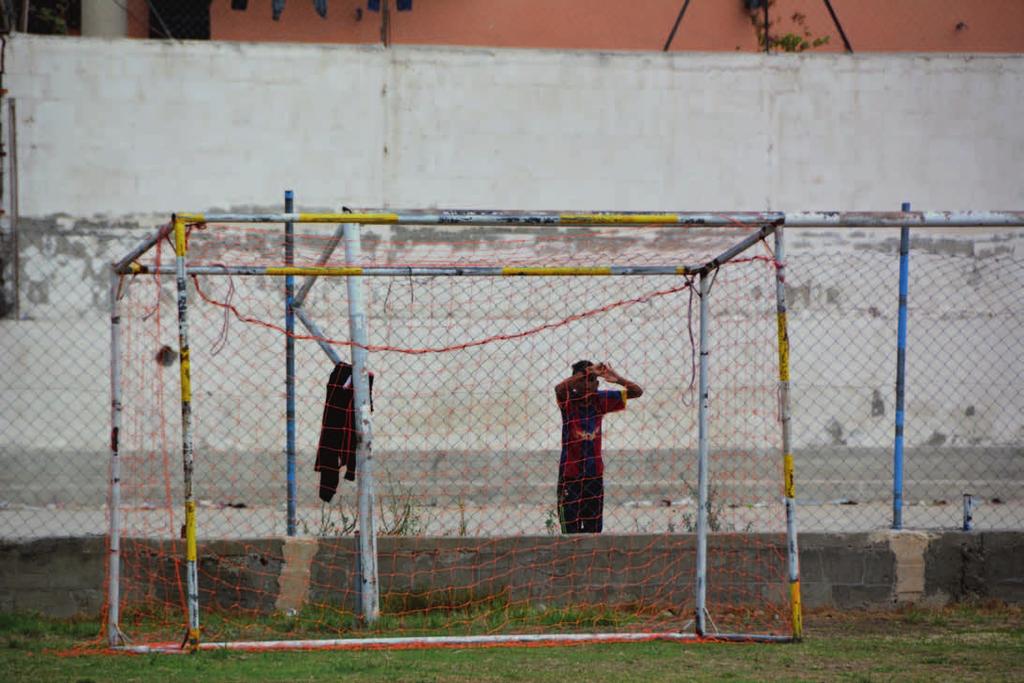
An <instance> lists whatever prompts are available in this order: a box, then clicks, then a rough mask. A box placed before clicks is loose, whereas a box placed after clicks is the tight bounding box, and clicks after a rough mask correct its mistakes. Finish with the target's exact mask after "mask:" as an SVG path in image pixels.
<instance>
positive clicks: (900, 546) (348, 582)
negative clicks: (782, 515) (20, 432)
mask: <svg viewBox="0 0 1024 683" xmlns="http://www.w3.org/2000/svg"><path fill="white" fill-rule="evenodd" d="M750 540H751V537H750V536H744V535H723V536H717V537H712V538H711V539H710V541H709V556H710V558H711V571H712V572H715V570H716V567H715V562H716V560H715V557H716V552H717V553H718V557H721V558H725V557H728V558H729V559H728V562H729V563H730V566H724V564H723V566H722V567H720V568H718V569H720V570H721V573H720V574H719V576H725V572H724V570H727V569H731V568H734V565H735V563H737V562H740V563H742V562H747V561H749V562H751V563H756V562H758V561H763V559H759V557H758V556H756V554H755V553H754V552H753V551H752V550H751V548H752V546H753V545H754V544H752V543H750ZM758 540H759V541H765V542H768V543H769V546H770V553H771V554H776V553H778V551H780V550H782V545H781V541H782V539H781V538H779V537H769V536H759V537H758ZM693 543H694V538H693V536H692V535H689V534H679V535H663V536H644V535H633V536H611V535H605V536H577V537H564V536H555V537H517V538H504V539H492V538H486V539H477V538H419V537H410V538H395V537H391V538H381V539H380V540H379V558H380V559H379V566H380V575H381V593H382V595H385V596H386V595H388V594H389V593H390V594H399V593H401V594H407V595H425V594H430V593H432V592H436V593H444V592H446V591H449V590H450V588H449V587H451V586H469V585H472V586H474V589H473V590H474V592H475V595H474V597H476V598H480V597H484V596H485V595H509V596H510V597H512V598H514V599H516V600H523V599H525V600H530V599H532V598H539V597H540V596H535V595H533V594H532V593H531V591H535V590H536V587H537V586H544V590H545V592H546V596H547V597H545V598H544V599H546V600H550V596H551V595H555V594H557V595H560V596H563V597H562V598H561V599H562V600H563V601H564V602H572V601H573V600H581V601H585V602H591V603H592V602H594V601H595V600H609V601H615V600H622V599H628V600H642V599H645V598H647V597H650V596H651V595H657V596H658V597H659V598H662V599H669V600H673V601H678V603H677V604H680V605H691V604H692V593H693V587H692V584H691V582H692V576H693V571H692V567H693V562H694V552H693ZM292 546H295V547H292ZM299 546H301V547H299ZM774 546H777V547H774ZM124 549H125V552H126V554H130V555H131V557H132V560H131V562H132V565H133V572H132V574H133V575H134V576H136V577H146V579H145V580H142V579H141V578H139V579H136V581H135V582H133V583H132V588H131V591H126V593H127V595H126V596H125V599H126V600H127V601H129V602H130V601H132V600H133V599H134V598H137V597H139V595H140V593H147V594H149V596H150V597H155V598H158V599H159V598H161V597H163V598H167V599H168V600H170V601H171V602H175V601H176V600H177V594H176V591H177V587H176V586H177V584H176V581H175V580H174V578H173V577H174V576H175V574H176V571H177V570H176V566H175V565H176V563H177V562H178V561H179V559H180V558H181V557H182V556H183V548H182V547H181V542H180V541H167V542H158V541H152V540H140V541H131V540H126V541H125V543H124ZM513 549H514V552H512V551H513ZM726 551H728V552H726ZM356 553H357V547H356V542H355V539H354V538H350V537H347V538H329V539H328V538H325V539H319V541H316V540H313V539H309V538H305V539H291V540H284V539H257V540H252V541H215V542H206V543H200V546H199V555H200V557H199V569H200V576H201V577H202V578H203V581H202V582H201V591H202V596H201V602H202V603H203V604H205V605H207V606H208V607H213V608H221V609H230V610H233V609H243V610H250V611H252V612H256V613H270V612H273V611H275V610H280V609H283V607H284V606H287V607H288V608H290V609H294V608H296V607H298V606H299V605H301V604H302V602H304V601H315V602H331V603H332V604H337V605H344V606H347V607H350V608H355V607H356V605H355V599H356V596H357V590H356V576H355V573H354V571H353V568H354V567H355V565H356V557H357V555H356ZM761 556H762V558H763V549H762V551H761ZM782 556H783V555H782V554H781V553H780V554H776V557H782ZM581 557H585V558H586V562H585V563H582V562H580V559H579V558H581ZM625 558H629V559H628V561H627V560H626V559H625ZM584 564H585V566H583V565H584ZM800 564H801V587H802V593H803V603H804V606H805V607H806V608H807V609H817V608H835V609H847V608H849V609H887V608H892V607H894V606H897V605H899V604H907V603H910V604H915V603H917V604H932V605H939V604H947V603H950V602H956V601H960V600H964V599H970V598H983V599H994V600H1002V601H1006V602H1011V603H1024V533H1021V532H997V531H993V532H980V533H962V532H937V533H925V532H914V531H904V532H875V533H858V534H804V535H802V536H801V537H800ZM140 570H141V571H140ZM105 571H106V542H105V539H103V538H99V537H91V538H56V539H44V540H35V541H27V542H23V543H5V544H2V545H0V576H2V577H3V580H2V582H0V611H4V612H14V611H33V612H39V613H41V614H45V615H50V616H58V617H67V616H72V615H87V616H97V615H99V614H100V613H101V612H102V610H103V603H104V574H105ZM664 576H675V577H678V579H677V581H678V583H673V585H666V583H665V581H664V579H663V578H659V577H664ZM724 583H725V582H719V583H718V584H716V582H715V581H714V576H713V575H712V579H711V581H710V582H709V594H708V600H709V604H713V603H714V602H715V601H716V600H721V601H725V600H729V599H731V596H730V592H732V591H737V592H740V593H743V594H747V595H749V594H750V592H749V588H750V587H749V586H742V587H739V588H737V586H735V585H733V586H729V585H723V584H724ZM554 584H558V585H557V586H554ZM554 588H557V589H558V590H557V591H556V590H554ZM760 590H761V591H764V590H765V588H764V587H762V588H761V589H760ZM767 590H769V591H771V592H773V593H774V592H775V588H774V587H769V588H768V589H767ZM778 590H779V591H780V594H781V592H784V590H785V586H783V585H780V586H778ZM167 591H172V592H175V594H174V595H171V594H170V593H167V594H166V595H164V593H166V592H167ZM386 607H387V605H385V608H386Z"/></svg>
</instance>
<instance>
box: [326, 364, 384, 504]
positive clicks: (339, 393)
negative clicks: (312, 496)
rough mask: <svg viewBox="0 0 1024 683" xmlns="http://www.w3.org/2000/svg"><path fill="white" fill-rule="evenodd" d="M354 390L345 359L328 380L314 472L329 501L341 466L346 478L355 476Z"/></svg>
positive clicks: (371, 406)
mask: <svg viewBox="0 0 1024 683" xmlns="http://www.w3.org/2000/svg"><path fill="white" fill-rule="evenodd" d="M370 410H373V373H372V372H371V373H370ZM356 436H357V434H356V425H355V392H354V390H353V387H352V366H351V365H349V364H348V363H346V362H344V361H342V362H340V363H338V364H337V365H336V366H334V370H333V371H332V372H331V377H330V379H328V380H327V400H326V402H325V403H324V415H323V420H322V421H321V425H320V444H319V446H318V447H317V450H316V464H315V466H314V467H313V469H314V471H316V472H319V473H320V488H319V495H320V500H322V501H324V502H326V503H329V502H331V499H332V498H333V497H334V494H335V493H336V492H337V490H338V480H339V478H340V473H341V470H342V468H344V469H345V479H347V480H349V481H354V480H355V478H356Z"/></svg>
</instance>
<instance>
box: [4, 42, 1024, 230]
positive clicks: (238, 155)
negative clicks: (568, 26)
mask: <svg viewBox="0 0 1024 683" xmlns="http://www.w3.org/2000/svg"><path fill="white" fill-rule="evenodd" d="M7 49H8V53H7V63H6V68H7V79H6V85H7V87H8V88H9V90H10V93H9V96H10V97H13V98H15V99H16V100H17V112H18V154H19V164H20V169H19V179H20V181H21V192H20V202H21V207H20V208H21V213H22V214H23V215H27V216H45V215H52V214H54V213H67V214H70V215H72V216H92V215H96V214H107V215H125V214H137V213H149V212H158V213H166V212H170V211H172V210H185V209H188V210H209V209H212V208H218V207H230V206H241V205H252V204H263V205H276V204H277V203H278V202H279V199H278V198H279V197H280V195H281V192H282V190H283V189H284V188H292V189H294V190H295V191H296V194H297V197H298V199H299V202H300V205H301V206H303V207H309V206H321V207H333V206H335V205H336V204H337V203H339V202H343V203H347V204H354V205H362V206H381V205H387V206H409V207H413V206H432V205H437V206H448V207H451V206H465V207H492V208H498V207H501V208H504V207H518V208H594V209H612V208H615V209H679V210H682V209H691V210H697V209H701V210H703V209H783V210H798V209H856V210H882V209H895V208H898V207H899V203H900V201H902V200H906V199H910V200H913V202H914V203H915V206H918V207H921V208H925V207H926V208H929V209H966V208H975V209H995V208H1020V207H1021V206H1024V185H1022V184H1021V183H1020V181H1019V173H1018V172H1017V171H1018V170H1019V167H1020V164H1021V162H1022V160H1024V127H1022V126H1021V125H1020V121H1022V120H1024V98H1022V97H1021V96H1020V93H1021V92H1024V57H1022V56H1019V55H1012V56H972V55H956V56H941V55H940V56H936V55H929V56H895V55H894V56H887V55H869V56H856V55H855V56H846V55H800V56H795V55H772V56H767V57H766V56H763V55H748V54H744V55H739V54H737V55H722V54H715V55H710V54H687V53H674V54H670V55H666V54H661V53H586V52H558V51H538V50H482V49H459V48H445V47H441V48H438V47H399V48H393V49H388V50H385V49H382V48H379V47H354V46H345V45H287V44H283V45H282V44H277V45H272V44H240V43H210V42H187V43H171V42H162V41H136V40H119V39H98V38H80V39H67V38H48V37H39V36H28V35H20V34H19V35H15V36H13V37H12V38H11V40H10V41H9V43H8V48H7Z"/></svg>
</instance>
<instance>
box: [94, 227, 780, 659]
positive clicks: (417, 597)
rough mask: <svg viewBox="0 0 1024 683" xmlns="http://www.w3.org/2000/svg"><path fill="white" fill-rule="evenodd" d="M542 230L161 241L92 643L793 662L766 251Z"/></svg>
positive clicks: (121, 277) (715, 238) (773, 281)
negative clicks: (647, 654)
mask: <svg viewBox="0 0 1024 683" xmlns="http://www.w3.org/2000/svg"><path fill="white" fill-rule="evenodd" d="M438 215H440V216H441V217H442V219H441V220H439V219H438ZM445 216H447V217H448V218H447V220H445V219H444V217H445ZM467 216H468V218H467ZM537 216H539V218H538V217H534V218H533V219H531V216H530V215H529V214H497V213H489V214H485V213H479V212H476V213H474V212H465V214H464V215H462V214H457V213H455V212H452V213H450V214H444V213H441V214H429V213H422V214H401V215H399V214H353V215H352V216H349V217H347V220H349V221H352V222H351V223H350V225H349V228H348V229H349V233H348V239H347V241H346V240H345V239H342V228H341V225H340V224H336V223H333V222H328V220H329V219H330V220H333V221H340V220H342V216H334V217H330V216H314V215H306V214H287V216H264V217H262V218H261V217H259V216H249V217H242V219H243V220H238V221H234V220H226V219H231V218H237V217H232V216H226V217H222V219H220V220H219V219H218V217H214V216H207V217H201V216H192V217H188V216H185V217H182V216H178V217H177V219H176V221H175V222H173V223H172V224H170V225H169V226H168V228H165V229H164V230H162V231H161V232H160V233H159V234H158V235H157V236H155V237H154V238H153V239H151V240H149V241H147V242H146V243H145V244H143V245H140V248H139V249H137V250H136V251H135V252H133V253H132V254H131V255H129V256H128V257H127V258H126V259H125V260H124V261H123V262H122V263H121V264H120V265H119V266H118V269H119V270H120V272H119V273H118V274H116V275H115V277H114V278H113V284H112V290H113V292H114V294H115V297H114V304H113V308H114V318H113V320H114V323H115V324H114V328H115V331H114V335H113V338H114V342H113V351H114V357H113V359H112V362H113V366H114V367H113V368H112V378H113V379H114V384H115V387H114V391H115V401H114V405H115V411H114V418H113V421H114V425H115V429H116V431H115V432H114V438H113V439H112V442H113V443H112V449H113V454H112V475H113V476H112V481H113V482H115V484H114V485H112V488H111V510H110V514H111V538H110V544H111V550H112V553H111V556H112V561H111V567H110V580H109V582H108V604H107V610H108V620H109V624H110V633H109V635H110V640H111V642H112V643H114V644H118V645H130V646H134V647H137V648H143V649H145V648H156V649H161V648H163V649H175V648H182V647H184V648H185V649H189V648H193V649H194V648H195V647H203V646H208V645H213V644H218V645H220V646H224V645H227V644H235V645H239V646H245V647H260V646H266V647H276V646H281V647H316V646H320V645H323V644H325V643H326V644H328V645H329V646H333V647H345V646H366V645H372V646H386V645H388V644H394V645H412V646H415V645H423V644H430V643H433V642H442V643H443V642H452V641H451V640H450V639H452V638H454V639H458V638H462V639H463V642H479V643H500V642H530V641H551V642H555V641H558V640H563V639H592V640H600V639H620V640H629V639H642V638H650V637H675V636H678V637H680V638H686V637H699V636H703V637H707V638H714V637H721V638H751V639H756V638H765V639H787V638H791V637H793V636H794V635H796V636H797V637H798V636H799V633H800V625H799V589H798V583H794V579H795V578H796V572H795V552H796V545H795V541H796V539H795V529H790V532H789V536H790V538H789V539H787V512H786V504H787V503H786V491H785V489H784V467H783V462H784V458H783V455H784V454H783V450H784V448H783V419H782V417H783V413H784V411H786V410H788V407H787V406H786V405H785V401H784V400H780V396H782V397H784V395H785V389H784V387H783V390H782V392H780V355H781V356H783V357H784V356H785V355H786V353H787V344H786V342H785V339H784V331H781V332H780V324H779V319H780V317H781V318H782V320H783V323H782V325H783V326H784V316H779V315H777V304H778V301H777V283H778V281H779V279H778V278H777V274H778V273H777V269H778V267H779V266H780V265H781V264H780V260H779V259H777V258H776V253H775V248H776V243H775V242H774V239H775V236H774V234H773V233H774V232H775V230H774V228H773V227H772V226H770V225H756V224H747V223H743V222H741V221H739V220H734V219H729V218H727V217H726V218H722V219H721V220H720V221H719V222H721V223H723V224H724V225H725V227H706V226H701V225H687V224H686V222H684V221H682V220H678V219H677V220H674V221H669V220H667V219H665V218H664V217H663V216H661V217H657V216H651V217H649V218H644V217H643V216H636V215H629V214H626V215H617V216H604V215H600V216H594V215H592V216H589V217H588V218H586V219H583V218H580V217H579V216H577V217H576V218H575V219H574V218H573V217H568V218H567V217H566V216H564V215H563V216H562V217H560V218H557V217H556V218H551V215H547V214H538V215H537ZM283 217H288V218H292V219H294V220H292V221H291V222H292V223H293V226H292V229H291V230H290V232H291V236H290V237H289V236H286V229H285V226H284V225H283V224H282V222H280V221H281V219H282V218H283ZM382 217H383V218H382ZM720 218H721V217H720ZM542 219H543V220H542ZM474 220H476V221H477V223H480V224H474V222H473V221H474ZM502 220H505V221H506V222H507V224H505V225H502V224H498V225H495V224H494V223H500V221H502ZM574 222H576V223H584V224H583V225H574V224H573V223H574ZM360 223H362V224H361V225H360ZM487 223H490V224H487ZM748 223H749V222H748ZM780 231H781V229H780ZM176 232H177V233H178V236H177V238H176ZM176 239H177V240H179V241H178V248H177V251H179V252H181V254H182V256H183V258H181V259H180V260H179V259H178V258H177V256H176ZM346 248H347V249H348V254H347V255H346ZM723 255H724V256H723ZM716 259H720V262H719V261H716ZM354 267H358V268H360V269H361V270H359V271H355V270H351V268H354ZM355 272H359V273H360V274H359V275H353V274H352V273H355ZM180 273H184V275H185V277H184V280H183V282H184V288H183V289H181V291H179V289H180V287H179V285H178V278H177V277H176V275H177V274H180ZM353 287H355V288H354V289H353ZM289 295H290V296H289ZM289 298H290V300H291V301H292V303H293V304H294V305H293V306H292V307H291V308H288V307H287V300H288V299H289ZM702 303H703V304H704V308H705V309H706V314H705V315H706V317H705V319H704V322H703V330H704V334H705V336H704V344H705V346H706V350H707V353H706V355H705V356H704V359H705V360H706V384H707V403H706V412H705V415H706V424H705V426H704V428H703V429H702V426H701V424H700V414H701V395H700V389H701V385H702V382H701V372H700V366H701V353H700V347H701V331H702V320H701V308H702V306H701V304H702ZM289 312H290V313H291V315H289ZM353 313H354V314H355V316H356V318H357V324H356V325H355V326H353V324H352V322H353V321H352V315H353ZM360 316H362V318H361V319H362V320H364V321H365V324H364V325H363V324H360V323H359V322H358V320H359V319H360ZM183 320H184V321H186V323H187V324H186V325H185V327H184V328H183V327H182V326H181V322H182V321H183ZM781 329H783V330H784V327H782V328H781ZM359 335H365V340H364V341H360V336H359ZM780 339H782V340H783V349H782V351H781V352H780V348H779V347H780ZM289 340H290V343H289ZM354 341H355V342H356V343H353V342H354ZM183 348H184V349H187V353H188V355H187V360H188V363H182V362H181V361H182V357H181V356H182V353H181V352H182V349H183ZM354 353H355V355H356V356H359V357H354ZM360 354H361V356H360ZM580 360H589V361H592V362H593V363H595V364H598V363H604V364H607V365H608V366H610V367H611V369H612V370H613V371H614V372H610V373H607V374H606V377H605V378H603V379H601V380H600V385H599V389H598V391H599V392H601V393H599V394H598V396H597V397H596V398H595V399H594V402H592V403H588V404H587V405H596V403H597V402H599V401H600V402H602V403H601V406H602V407H601V408H600V409H599V412H605V411H607V414H605V415H604V416H603V418H601V419H599V420H597V421H596V422H595V421H593V420H591V422H589V423H587V425H586V426H588V427H589V429H579V428H577V427H578V425H577V427H566V428H565V430H563V412H564V411H565V410H568V408H567V407H566V405H564V404H560V402H559V401H558V400H556V385H558V384H559V383H561V382H563V381H564V380H566V379H567V378H570V376H571V375H572V374H573V371H572V366H573V364H574V363H576V362H577V361H580ZM353 363H354V364H355V367H354V368H352V367H350V365H351V364H353ZM182 365H185V366H186V367H185V368H184V369H183V368H182ZM364 367H365V369H366V370H367V371H368V374H361V371H362V369H363V368H364ZM353 371H354V373H353ZM615 373H617V374H618V375H619V377H615V376H614V375H615ZM783 374H785V373H783ZM367 378H369V382H367V381H366V380H367ZM609 378H610V379H611V380H622V381H609ZM353 380H355V381H353ZM367 384H369V386H366V385H367ZM634 384H635V385H637V386H638V387H639V388H640V389H642V395H640V396H638V397H634V396H632V395H631V393H635V392H629V391H626V389H625V388H624V387H627V388H628V387H629V386H630V385H634ZM183 385H184V386H183ZM367 394H369V395H367ZM118 399H119V400H118ZM183 399H187V400H186V401H183ZM588 400H589V399H588ZM361 401H366V402H367V403H369V404H372V410H367V411H365V413H363V412H360V410H359V406H360V402H361ZM591 417H593V414H591ZM570 421H571V420H570ZM563 431H564V433H563ZM702 432H703V433H704V435H705V436H706V446H705V448H704V449H703V450H704V454H705V455H706V460H705V467H704V468H703V469H704V472H703V474H704V479H703V482H702V479H701V470H702V467H701V466H700V456H701V451H702V445H701V438H700V437H701V434H702ZM360 434H362V435H363V439H362V442H360ZM580 440H583V441H586V443H585V444H581V443H578V441H580ZM360 443H362V446H360ZM563 445H564V448H563ZM595 449H596V450H595ZM598 461H600V462H598ZM602 469H603V472H602V471H601V470H602ZM183 472H184V476H183ZM789 472H790V473H791V468H790V469H789ZM567 479H569V480H572V481H573V482H575V481H576V480H578V479H587V480H593V481H596V482H598V483H600V485H601V486H600V487H599V488H596V489H595V488H593V487H592V486H591V485H590V484H589V483H588V484H587V485H586V486H584V487H582V488H580V489H576V490H573V491H570V490H569V489H570V487H569V486H568V484H569V483H570V482H568V481H566V480H567ZM702 483H703V486H702ZM702 500H703V501H704V505H703V508H702V506H701V504H700V503H701V501H702ZM572 504H576V507H572ZM789 504H790V506H791V505H792V492H791V491H790V499H789ZM702 509H703V514H702ZM790 513H792V509H791V508H790ZM584 519H586V520H587V521H586V522H585V523H584V522H582V521H581V520H584ZM574 521H575V522H577V527H578V528H579V530H582V531H584V532H593V531H597V530H598V529H599V530H600V531H601V533H570V532H572V531H575V530H578V528H577V527H574V526H573V523H574ZM368 535H372V538H370V537H369V536H368ZM794 585H795V586H797V587H796V588H795V589H794ZM438 637H440V641H436V640H435V639H436V638H438ZM445 638H448V639H449V640H445Z"/></svg>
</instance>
